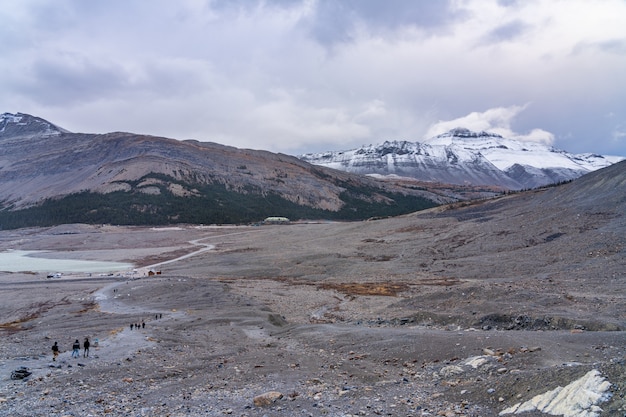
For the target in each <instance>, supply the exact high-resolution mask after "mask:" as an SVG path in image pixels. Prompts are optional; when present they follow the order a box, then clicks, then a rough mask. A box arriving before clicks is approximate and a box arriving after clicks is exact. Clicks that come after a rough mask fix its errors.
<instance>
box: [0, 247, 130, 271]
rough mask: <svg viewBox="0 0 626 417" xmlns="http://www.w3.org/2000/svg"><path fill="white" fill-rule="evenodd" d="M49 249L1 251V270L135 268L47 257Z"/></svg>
mask: <svg viewBox="0 0 626 417" xmlns="http://www.w3.org/2000/svg"><path fill="white" fill-rule="evenodd" d="M46 253H53V252H47V251H33V250H11V251H7V252H0V271H7V272H25V271H33V272H54V273H56V272H89V273H91V272H94V273H98V272H100V273H105V272H117V271H123V270H128V269H132V268H133V266H134V265H133V264H129V263H124V262H102V261H84V260H77V259H51V258H46V257H45V256H46Z"/></svg>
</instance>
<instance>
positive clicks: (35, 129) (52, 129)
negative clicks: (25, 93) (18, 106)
mask: <svg viewBox="0 0 626 417" xmlns="http://www.w3.org/2000/svg"><path fill="white" fill-rule="evenodd" d="M62 133H69V131H67V130H65V129H63V128H61V127H59V126H56V125H54V124H52V123H50V122H48V121H47V120H44V119H42V118H40V117H35V116H31V115H30V114H25V113H15V114H13V113H3V114H0V138H10V137H36V136H41V137H45V136H58V135H60V134H62Z"/></svg>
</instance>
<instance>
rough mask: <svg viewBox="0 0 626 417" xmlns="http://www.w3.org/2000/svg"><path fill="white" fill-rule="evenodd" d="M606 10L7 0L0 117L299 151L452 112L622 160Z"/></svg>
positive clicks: (619, 69)
mask: <svg viewBox="0 0 626 417" xmlns="http://www.w3.org/2000/svg"><path fill="white" fill-rule="evenodd" d="M624 19H626V2H624V1H623V0H603V1H598V2H593V4H592V5H590V2H589V1H588V0H533V1H521V0H463V1H458V0H441V1H432V0H394V2H393V6H389V4H387V3H384V2H380V1H378V0H342V1H336V0H179V1H168V0H151V1H146V0H133V1H123V0H110V1H107V2H85V1H81V0H20V1H13V2H8V3H7V5H4V7H2V8H0V39H2V40H3V55H2V58H3V59H1V60H0V73H2V77H0V91H2V94H0V112H2V111H21V112H25V113H31V114H35V115H38V116H41V117H44V118H47V119H50V121H51V122H53V123H57V124H59V125H61V126H64V127H65V128H67V129H69V130H72V131H83V132H102V133H104V132H109V131H116V130H125V131H130V132H137V133H147V134H153V135H161V136H168V137H173V138H180V139H183V138H195V139H198V140H207V141H214V142H220V143H224V144H227V145H232V146H237V147H253V148H257V149H267V150H272V151H278V152H299V153H304V152H318V151H324V150H329V149H349V148H351V147H355V146H360V145H363V144H367V143H379V142H380V141H382V140H387V139H406V140H418V139H419V138H421V137H422V136H423V135H424V134H425V132H427V131H428V130H429V127H432V128H433V129H434V128H435V126H439V127H441V126H444V122H441V123H440V124H438V123H436V122H437V120H444V121H446V120H447V121H451V120H453V119H457V118H459V119H457V122H455V124H456V123H459V121H463V122H464V123H466V124H467V127H468V128H474V129H476V130H491V131H494V129H499V130H500V131H501V132H502V133H503V134H505V135H507V136H508V137H519V138H524V139H527V140H530V139H533V140H540V141H544V142H550V141H552V140H554V141H555V142H558V146H559V147H560V148H562V149H567V150H568V151H572V152H596V153H611V154H626V147H625V146H626V144H624V141H623V140H611V138H614V137H618V138H619V137H620V134H619V132H623V131H624V129H623V125H624V120H626V78H625V77H623V74H624V73H626V38H625V37H624V29H623V26H624V25H623V22H624ZM510 103H532V106H512V107H506V106H507V105H509V104H510ZM484 109H490V110H486V111H484ZM611 112H612V113H613V114H614V117H613V118H611V119H606V118H605V117H604V115H606V114H608V113H611ZM461 115H467V116H465V117H463V118H460V116H461ZM481 123H482V124H481ZM470 124H475V125H476V126H475V127H473V126H470ZM450 127H451V128H454V127H457V126H456V125H452V126H450ZM538 128H540V129H538ZM518 132H522V133H518ZM614 132H618V133H617V134H615V133H614ZM427 136H428V135H427Z"/></svg>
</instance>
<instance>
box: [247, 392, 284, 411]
mask: <svg viewBox="0 0 626 417" xmlns="http://www.w3.org/2000/svg"><path fill="white" fill-rule="evenodd" d="M281 398H283V394H281V393H280V392H278V391H269V392H266V393H264V394H261V395H257V396H256V397H254V399H253V401H254V405H255V406H257V407H267V406H268V405H272V404H274V403H275V402H276V401H278V400H280V399H281Z"/></svg>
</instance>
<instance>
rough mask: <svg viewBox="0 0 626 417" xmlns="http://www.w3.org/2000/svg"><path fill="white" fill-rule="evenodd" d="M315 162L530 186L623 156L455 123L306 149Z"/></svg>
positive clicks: (435, 178)
mask: <svg viewBox="0 0 626 417" xmlns="http://www.w3.org/2000/svg"><path fill="white" fill-rule="evenodd" d="M300 158H301V159H302V160H304V161H306V162H309V163H311V164H315V165H321V166H326V167H329V168H335V169H338V170H342V171H348V172H354V173H359V174H378V175H398V176H402V177H411V178H416V179H419V180H422V181H437V182H445V183H451V184H469V185H497V186H501V187H505V188H508V189H523V188H534V187H538V186H542V185H548V184H553V183H557V182H561V181H567V180H571V179H574V178H577V177H580V176H581V175H584V174H586V173H588V172H591V171H595V170H597V169H600V168H604V167H606V166H609V165H611V164H613V163H615V162H619V161H621V160H623V159H624V158H623V157H619V156H603V155H596V154H571V153H569V152H566V151H562V150H559V149H556V148H554V147H551V146H548V145H545V144H541V143H537V142H522V141H518V140H513V139H506V138H504V137H502V136H500V135H498V134H495V133H488V132H472V131H469V130H468V129H463V128H456V129H453V130H451V131H450V132H448V133H444V134H442V135H439V136H436V137H434V138H432V139H429V140H428V141H426V142H407V141H385V142H384V143H382V144H379V145H369V146H364V147H361V148H358V149H352V150H348V151H329V152H324V153H317V154H305V155H301V156H300Z"/></svg>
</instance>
